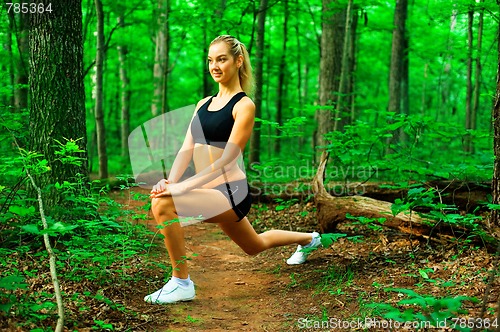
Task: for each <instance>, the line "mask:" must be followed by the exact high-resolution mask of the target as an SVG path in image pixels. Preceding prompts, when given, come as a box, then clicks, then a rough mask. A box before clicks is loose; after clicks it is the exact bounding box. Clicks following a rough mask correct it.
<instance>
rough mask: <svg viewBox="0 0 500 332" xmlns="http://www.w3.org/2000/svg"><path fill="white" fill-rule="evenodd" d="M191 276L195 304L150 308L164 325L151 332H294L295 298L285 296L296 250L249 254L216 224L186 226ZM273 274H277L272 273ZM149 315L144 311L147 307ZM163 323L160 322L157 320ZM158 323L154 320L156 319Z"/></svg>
mask: <svg viewBox="0 0 500 332" xmlns="http://www.w3.org/2000/svg"><path fill="white" fill-rule="evenodd" d="M185 230H186V243H187V248H188V253H187V254H188V256H192V255H193V254H195V255H197V256H195V257H193V258H192V260H190V262H189V265H190V275H191V278H192V280H193V281H194V282H195V285H196V299H195V300H194V301H192V302H186V303H180V304H174V305H166V306H157V305H154V306H151V305H149V308H148V309H146V310H148V311H150V310H154V311H153V312H154V316H157V315H159V314H160V315H161V316H162V318H161V319H159V320H161V321H162V322H161V323H160V324H153V325H148V330H151V331H181V332H182V331H290V330H291V329H293V322H291V321H290V319H291V317H288V314H287V312H289V311H287V310H290V308H291V307H293V299H292V298H287V297H286V295H285V293H286V289H287V285H288V284H289V283H290V277H289V273H288V274H287V273H279V272H278V271H281V270H282V269H292V268H293V267H285V266H286V263H285V262H284V259H285V255H286V254H288V253H289V252H291V251H293V248H286V249H284V248H283V249H271V250H269V251H268V252H267V253H263V254H260V255H258V256H248V255H246V254H245V253H244V252H243V251H242V250H241V249H240V248H239V247H238V246H237V245H236V244H235V243H234V242H232V241H231V240H230V239H229V238H228V237H227V236H226V235H225V234H223V233H222V231H221V230H220V229H219V228H218V227H217V225H213V224H196V225H191V226H187V228H186V229H185ZM273 271H275V272H274V273H273ZM160 274H161V273H160ZM143 310H144V308H143ZM158 318H159V317H158ZM153 320H154V317H153Z"/></svg>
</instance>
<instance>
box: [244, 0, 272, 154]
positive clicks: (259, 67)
mask: <svg viewBox="0 0 500 332" xmlns="http://www.w3.org/2000/svg"><path fill="white" fill-rule="evenodd" d="M268 2H269V1H268V0H260V4H259V9H258V12H257V36H256V41H255V43H256V47H255V57H254V66H255V97H254V102H255V117H257V118H261V117H262V95H263V83H264V82H263V79H262V78H263V73H264V36H265V23H266V13H267V6H268ZM260 128H261V125H260V122H258V121H256V122H255V127H254V131H253V133H252V137H251V138H250V154H249V158H248V161H249V163H250V164H253V163H259V162H260V136H261V132H260Z"/></svg>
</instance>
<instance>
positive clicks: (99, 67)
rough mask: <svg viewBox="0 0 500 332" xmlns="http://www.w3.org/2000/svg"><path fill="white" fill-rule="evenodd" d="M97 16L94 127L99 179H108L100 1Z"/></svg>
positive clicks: (102, 27) (102, 16) (99, 0)
mask: <svg viewBox="0 0 500 332" xmlns="http://www.w3.org/2000/svg"><path fill="white" fill-rule="evenodd" d="M95 7H96V15H97V46H96V56H95V127H96V132H97V156H98V159H99V179H106V178H107V177H108V154H107V149H106V128H105V125H104V110H103V100H104V96H103V83H102V82H103V66H104V54H105V50H104V47H105V45H104V12H103V9H102V1H101V0H95Z"/></svg>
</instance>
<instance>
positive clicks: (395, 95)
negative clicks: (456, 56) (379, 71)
mask: <svg viewBox="0 0 500 332" xmlns="http://www.w3.org/2000/svg"><path fill="white" fill-rule="evenodd" d="M407 13H408V0H397V1H396V10H395V11H394V29H393V31H392V49H391V66H390V72H389V106H388V108H387V110H388V111H389V112H393V113H394V114H400V113H401V101H402V82H403V76H404V75H403V71H404V69H405V66H404V56H405V45H406V43H405V39H406V17H407ZM399 133H400V131H399V130H398V131H397V132H394V133H393V134H394V136H393V137H392V138H389V139H388V146H387V152H389V151H390V145H391V143H395V142H397V141H399V140H400V137H399V136H400V135H399Z"/></svg>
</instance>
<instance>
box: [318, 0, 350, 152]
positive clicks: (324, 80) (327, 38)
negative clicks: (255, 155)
mask: <svg viewBox="0 0 500 332" xmlns="http://www.w3.org/2000/svg"><path fill="white" fill-rule="evenodd" d="M336 4H337V1H336V0H335V1H333V0H323V3H322V16H323V23H322V31H323V33H322V34H321V58H320V74H319V105H321V106H323V107H322V108H321V109H318V110H317V111H316V114H315V118H316V121H317V130H316V133H315V137H314V144H315V146H324V145H325V144H326V140H325V138H324V135H325V134H326V133H328V132H330V131H332V129H333V122H332V120H333V119H332V115H333V112H334V106H333V105H335V103H336V101H337V97H336V96H335V93H336V92H337V91H338V90H339V77H340V74H341V70H342V46H343V42H344V23H345V15H346V14H345V11H343V10H338V9H337V10H335V11H334V12H332V7H333V6H334V5H336Z"/></svg>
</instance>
